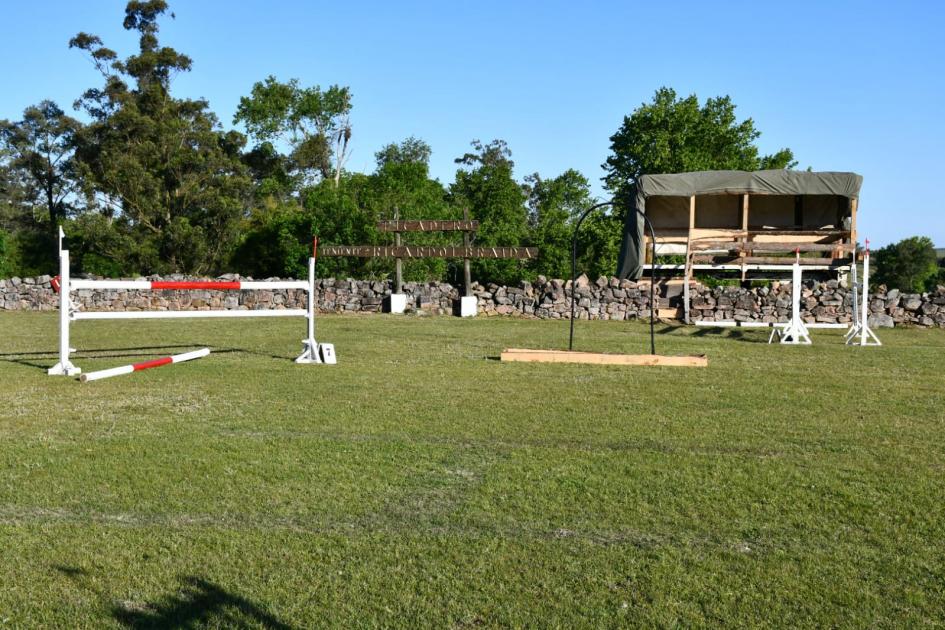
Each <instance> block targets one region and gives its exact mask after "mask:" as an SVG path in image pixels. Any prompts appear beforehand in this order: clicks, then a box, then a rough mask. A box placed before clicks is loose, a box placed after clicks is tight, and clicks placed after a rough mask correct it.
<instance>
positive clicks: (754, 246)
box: [692, 241, 853, 252]
mask: <svg viewBox="0 0 945 630" xmlns="http://www.w3.org/2000/svg"><path fill="white" fill-rule="evenodd" d="M692 249H693V250H695V251H705V250H707V249H724V250H726V251H733V252H734V251H739V250H745V251H754V252H793V251H794V250H795V249H799V250H801V251H802V252H832V251H835V250H837V249H841V250H843V251H851V250H852V249H853V248H852V247H851V246H849V245H846V244H844V243H839V244H838V243H765V242H764V241H752V242H750V243H737V242H734V241H696V242H695V243H693V244H692Z"/></svg>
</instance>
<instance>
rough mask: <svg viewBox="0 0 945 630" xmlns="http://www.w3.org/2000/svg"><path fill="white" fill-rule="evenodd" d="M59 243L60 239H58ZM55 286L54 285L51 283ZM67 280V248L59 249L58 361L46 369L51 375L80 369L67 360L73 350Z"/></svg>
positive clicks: (77, 372)
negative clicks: (70, 345) (70, 337)
mask: <svg viewBox="0 0 945 630" xmlns="http://www.w3.org/2000/svg"><path fill="white" fill-rule="evenodd" d="M60 243H61V241H60ZM53 286H54V287H55V285H53ZM71 288H72V283H71V282H69V250H68V249H60V250H59V363H57V364H56V365H54V366H52V367H51V368H49V370H48V371H47V373H48V374H50V375H51V376H76V375H77V374H81V373H82V370H81V369H80V368H77V367H76V366H74V365H73V364H72V361H70V360H69V354H70V353H71V352H73V350H72V348H70V347H69V318H70V316H71V314H72V301H71V295H70V290H71Z"/></svg>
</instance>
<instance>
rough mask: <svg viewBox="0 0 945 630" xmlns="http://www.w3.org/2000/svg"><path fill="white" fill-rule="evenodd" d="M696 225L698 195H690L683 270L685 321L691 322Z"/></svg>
mask: <svg viewBox="0 0 945 630" xmlns="http://www.w3.org/2000/svg"><path fill="white" fill-rule="evenodd" d="M695 227H696V197H695V195H693V196H691V197H689V234H688V236H687V237H686V266H685V268H684V271H683V321H684V322H686V323H687V324H689V323H690V318H689V302H690V300H691V297H690V295H689V279H690V278H691V277H692V231H693V229H695Z"/></svg>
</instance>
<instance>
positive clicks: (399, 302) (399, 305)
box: [390, 293, 407, 313]
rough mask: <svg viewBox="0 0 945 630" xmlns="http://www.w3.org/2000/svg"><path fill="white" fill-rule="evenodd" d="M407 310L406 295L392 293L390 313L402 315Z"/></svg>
mask: <svg viewBox="0 0 945 630" xmlns="http://www.w3.org/2000/svg"><path fill="white" fill-rule="evenodd" d="M406 309H407V295H406V294H405V293H392V294H391V296H390V312H391V313H403V312H404V311H405V310H406Z"/></svg>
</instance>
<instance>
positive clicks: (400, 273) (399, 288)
mask: <svg viewBox="0 0 945 630" xmlns="http://www.w3.org/2000/svg"><path fill="white" fill-rule="evenodd" d="M394 220H395V221H398V220H400V208H394ZM394 245H396V246H397V247H400V245H401V242H400V232H394ZM394 273H395V280H394V293H397V294H401V293H403V292H404V263H403V260H402V259H401V258H400V257H399V256H398V257H397V258H395V259H394Z"/></svg>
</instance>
